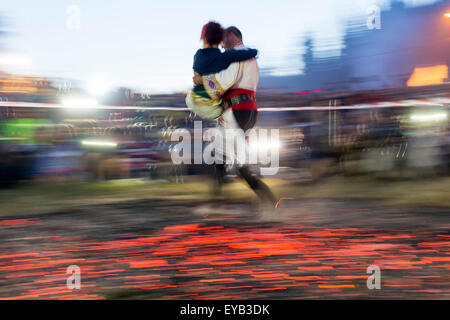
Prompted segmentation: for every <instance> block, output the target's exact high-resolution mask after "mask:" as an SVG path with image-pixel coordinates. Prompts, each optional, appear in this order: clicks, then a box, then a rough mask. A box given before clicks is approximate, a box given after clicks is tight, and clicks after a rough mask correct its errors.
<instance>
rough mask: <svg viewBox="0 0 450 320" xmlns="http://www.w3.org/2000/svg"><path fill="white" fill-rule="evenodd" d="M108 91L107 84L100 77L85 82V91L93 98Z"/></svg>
mask: <svg viewBox="0 0 450 320" xmlns="http://www.w3.org/2000/svg"><path fill="white" fill-rule="evenodd" d="M108 89H109V86H108V82H107V80H106V79H104V78H102V77H94V78H91V79H89V80H88V82H87V91H88V92H89V93H90V94H92V95H94V96H101V95H104V94H105V93H106V92H107V91H108Z"/></svg>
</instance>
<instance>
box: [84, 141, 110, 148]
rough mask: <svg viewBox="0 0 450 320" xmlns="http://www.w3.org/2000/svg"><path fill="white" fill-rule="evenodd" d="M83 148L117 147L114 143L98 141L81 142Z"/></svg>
mask: <svg viewBox="0 0 450 320" xmlns="http://www.w3.org/2000/svg"><path fill="white" fill-rule="evenodd" d="M81 144H82V145H84V146H96V147H117V143H116V142H109V141H99V140H83V141H82V142H81Z"/></svg>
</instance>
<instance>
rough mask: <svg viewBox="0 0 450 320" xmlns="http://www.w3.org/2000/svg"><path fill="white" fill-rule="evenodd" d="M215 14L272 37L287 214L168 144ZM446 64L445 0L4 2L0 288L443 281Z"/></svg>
mask: <svg viewBox="0 0 450 320" xmlns="http://www.w3.org/2000/svg"><path fill="white" fill-rule="evenodd" d="M209 20H216V21H218V22H220V23H221V24H222V25H223V26H230V25H236V26H237V27H238V28H240V29H241V31H242V33H243V36H244V43H245V44H246V45H247V46H249V47H254V48H257V49H258V50H259V55H258V63H259V67H260V82H259V87H258V92H257V95H256V99H257V103H258V106H259V111H260V112H259V115H258V121H257V124H256V127H259V128H275V129H279V130H280V141H279V147H280V154H279V156H280V170H279V172H278V174H276V175H275V176H268V177H263V178H264V181H265V182H267V184H268V185H269V186H270V187H271V188H272V189H273V190H274V192H275V193H276V194H277V196H278V197H280V202H279V207H278V209H277V215H276V219H279V221H278V222H273V223H268V224H264V223H261V222H260V221H259V220H258V217H259V208H258V205H257V204H256V201H255V200H256V197H255V196H254V195H253V193H252V192H251V190H250V189H249V188H247V187H246V186H245V185H244V184H243V183H242V182H241V181H239V180H238V179H234V178H235V174H234V172H233V171H230V172H229V175H228V177H227V183H226V186H225V187H224V194H223V195H222V198H221V199H222V200H225V201H217V198H216V197H215V195H214V194H213V192H212V191H213V190H212V189H213V188H212V186H213V178H212V177H213V175H212V169H211V166H207V165H189V164H182V165H174V164H173V162H172V160H171V152H172V151H173V150H174V144H175V142H173V141H171V139H170V137H171V134H172V133H173V132H174V130H176V129H178V128H186V129H188V130H193V123H194V120H201V119H199V118H198V117H197V116H196V115H195V114H192V113H191V112H190V111H189V110H188V109H187V108H186V105H185V103H184V99H185V94H186V91H187V90H188V89H190V88H191V86H192V82H191V81H192V79H191V78H192V60H193V55H194V53H195V51H196V50H197V49H198V48H199V47H200V46H201V43H200V39H199V38H200V31H201V27H202V26H203V25H204V24H205V23H206V22H208V21H209ZM449 65H450V3H449V1H438V0H436V1H433V0H404V1H394V0H392V1H389V0H384V1H382V0H380V1H375V0H358V1H354V0H316V1H306V0H305V1H303V0H293V1H290V0H279V1H272V0H267V1H266V0H260V1H258V2H248V3H247V2H243V1H237V0H229V1H226V2H221V3H220V4H217V2H214V1H182V0H173V1H157V2H155V1H138V0H128V1H104V0H98V1H87V0H77V1H66V0H64V1H62V0H46V1H24V0H15V1H3V2H2V3H1V4H0V218H1V220H0V230H1V232H0V298H2V299H3V298H9V299H18V298H22V299H27V298H31V299H33V298H50V299H52V298H62V299H74V298H81V299H91V298H105V297H106V298H129V297H132V298H158V299H159V298H169V299H173V298H188V299H197V298H216V299H220V298H240V299H247V298H254V299H259V298H266V299H267V298H276V299H278V298H281V299H284V298H313V299H317V298H322V297H327V298H338V297H339V298H344V299H345V298H367V297H383V298H405V297H406V298H409V297H421V298H423V297H426V298H430V297H431V298H448V297H449V292H450V290H449V283H450V278H449V273H448V270H449V264H448V261H449V252H450V250H449V248H450V243H449V242H448V239H449V237H450V235H449V230H450V228H449V219H448V214H449V211H448V208H449V207H450V198H449V197H448V191H449V189H450V188H449V187H450V177H449V173H450V170H449V169H450V132H449V106H450V82H449V75H448V66H449ZM215 125H216V124H215V122H214V121H206V120H204V121H203V128H204V129H206V128H208V127H211V126H215ZM268 145H269V144H267V143H259V144H258V145H257V146H256V147H257V148H261V149H262V148H267V146H268ZM255 172H259V171H256V170H255ZM372 264H375V265H377V266H380V268H381V269H382V272H383V273H382V275H383V278H382V279H383V280H382V281H383V287H382V288H383V290H373V291H370V290H368V289H367V286H366V277H367V273H366V268H367V266H369V265H372ZM68 265H77V266H78V265H79V266H80V268H81V272H82V289H81V290H72V291H71V290H68V288H67V287H66V277H67V274H66V268H67V266H68ZM136 290H138V291H136Z"/></svg>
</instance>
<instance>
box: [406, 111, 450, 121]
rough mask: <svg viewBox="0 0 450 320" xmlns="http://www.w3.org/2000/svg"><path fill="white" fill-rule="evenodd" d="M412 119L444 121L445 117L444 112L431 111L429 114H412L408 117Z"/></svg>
mask: <svg viewBox="0 0 450 320" xmlns="http://www.w3.org/2000/svg"><path fill="white" fill-rule="evenodd" d="M410 119H411V120H413V121H421V122H422V121H444V120H446V119H447V114H446V113H443V112H441V113H431V114H413V115H411V117H410Z"/></svg>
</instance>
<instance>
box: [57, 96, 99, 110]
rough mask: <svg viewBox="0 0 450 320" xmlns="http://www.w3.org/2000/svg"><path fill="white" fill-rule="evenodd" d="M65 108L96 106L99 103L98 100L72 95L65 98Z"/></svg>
mask: <svg viewBox="0 0 450 320" xmlns="http://www.w3.org/2000/svg"><path fill="white" fill-rule="evenodd" d="M62 105H63V106H64V108H69V109H81V108H95V107H96V106H97V105H98V102H97V100H95V99H90V98H83V97H71V98H66V99H64V100H63V102H62Z"/></svg>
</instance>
